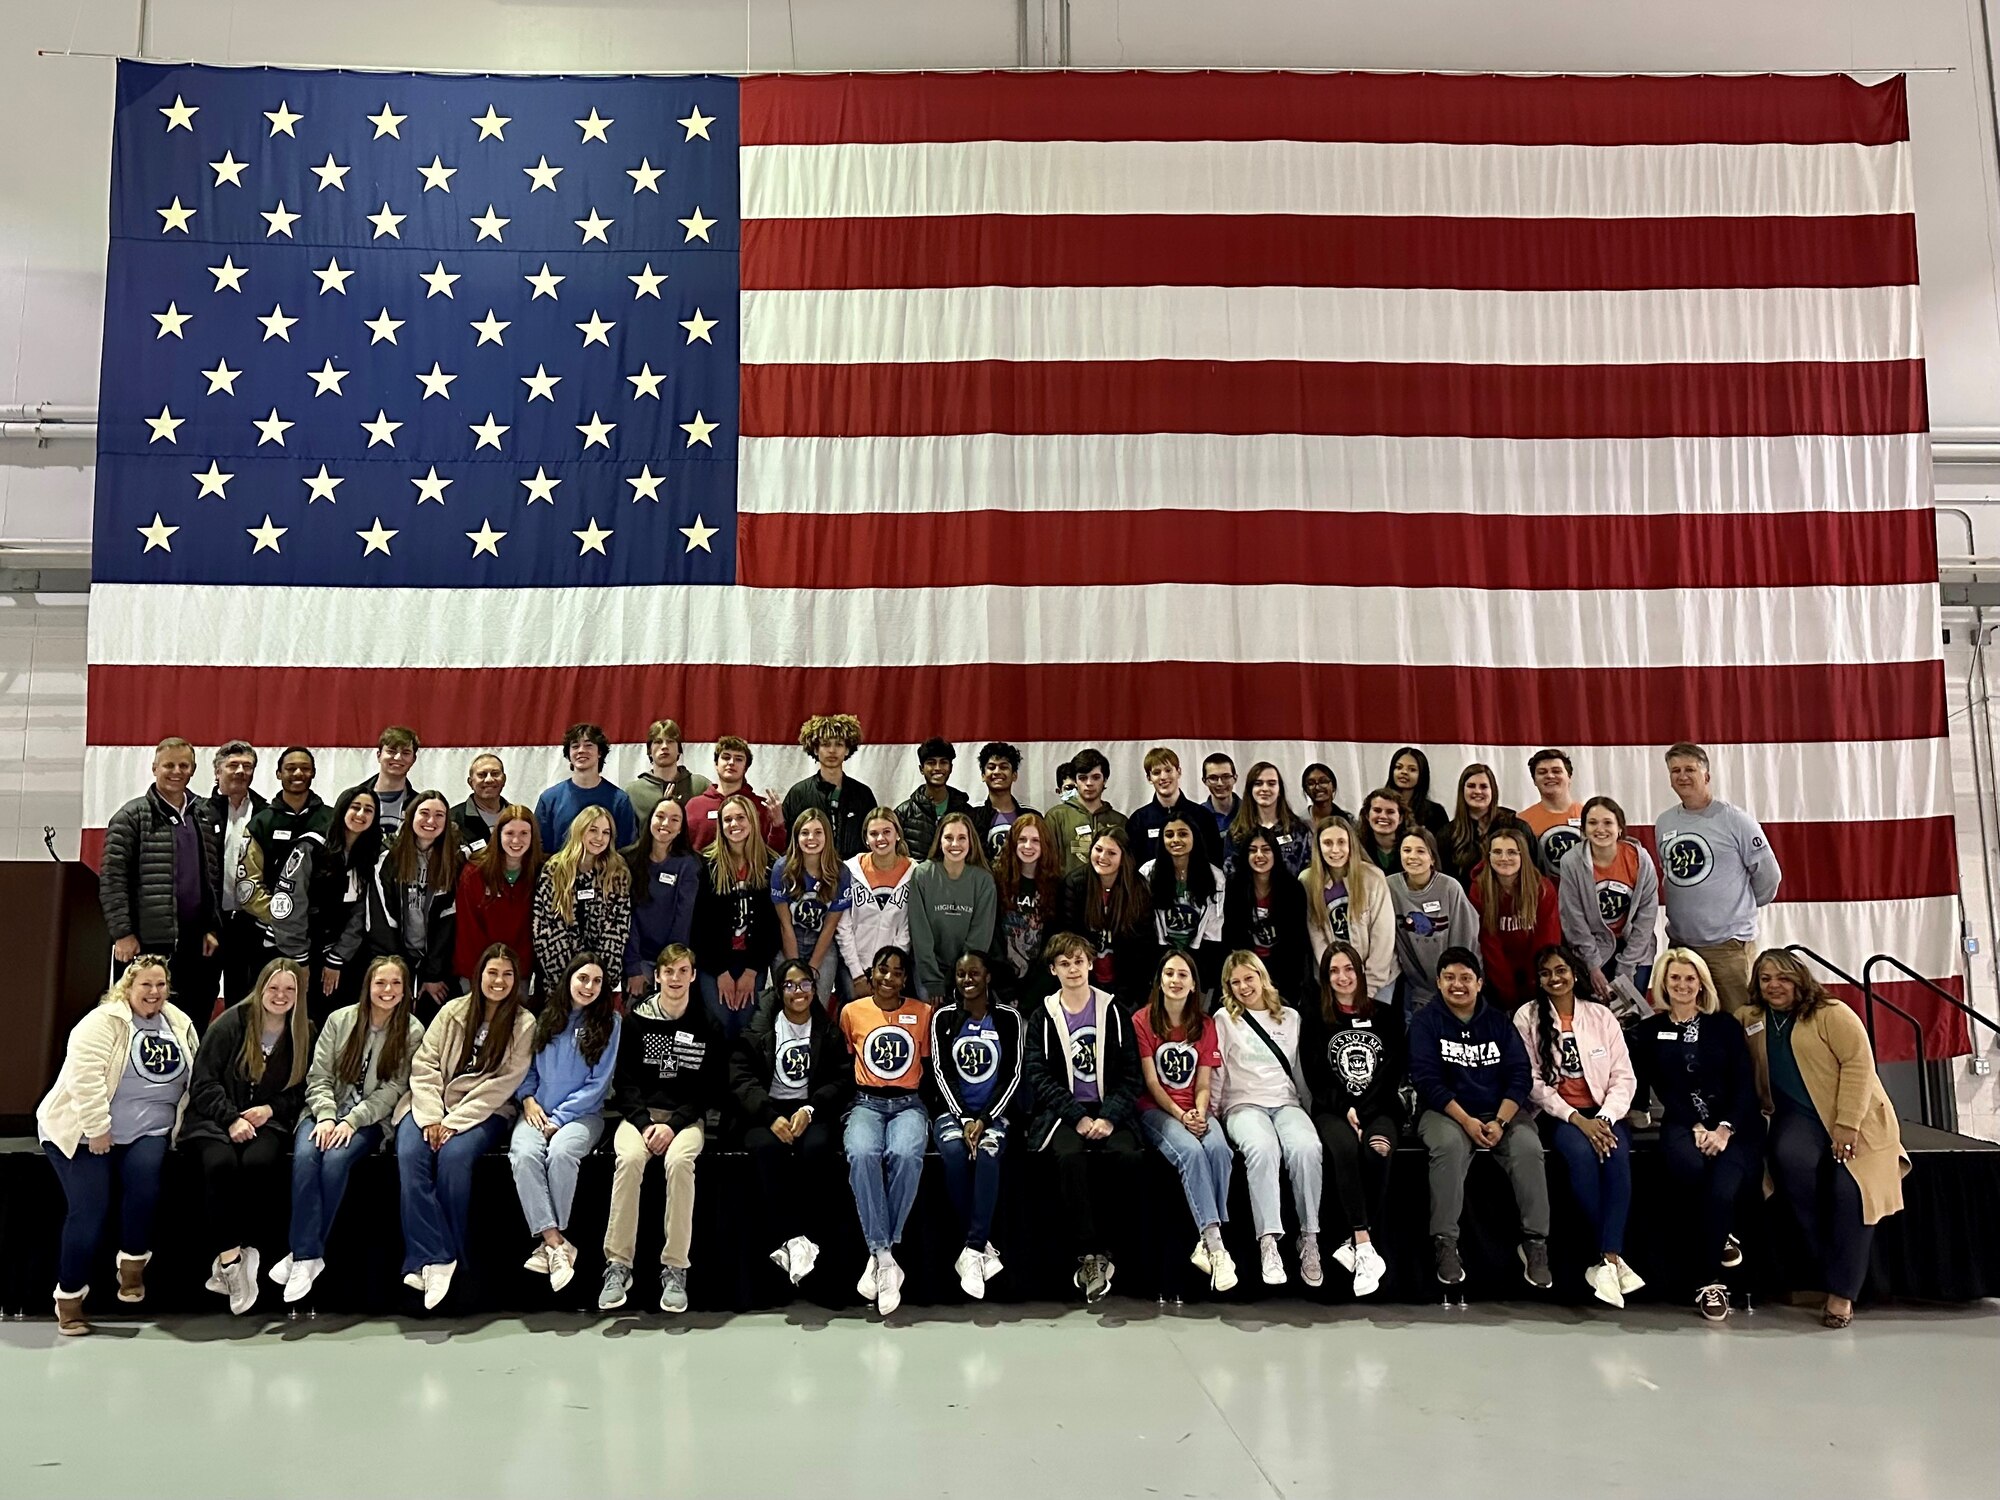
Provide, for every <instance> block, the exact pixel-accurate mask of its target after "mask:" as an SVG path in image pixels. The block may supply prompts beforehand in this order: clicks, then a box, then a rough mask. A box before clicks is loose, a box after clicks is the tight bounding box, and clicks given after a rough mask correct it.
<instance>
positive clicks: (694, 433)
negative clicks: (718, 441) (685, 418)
mask: <svg viewBox="0 0 2000 1500" xmlns="http://www.w3.org/2000/svg"><path fill="white" fill-rule="evenodd" d="M718 425H719V424H718V423H715V422H705V421H703V420H702V416H701V413H700V412H698V411H697V412H696V413H695V414H694V420H693V421H692V422H683V423H681V424H680V429H681V431H682V432H685V433H686V434H687V435H688V440H687V443H686V444H685V446H686V447H689V448H692V447H693V446H694V445H695V444H696V443H700V444H701V445H702V446H703V447H704V448H713V447H714V446H715V444H714V443H712V442H710V441H709V438H708V435H709V434H710V433H711V432H713V431H715V429H716V427H717V426H718Z"/></svg>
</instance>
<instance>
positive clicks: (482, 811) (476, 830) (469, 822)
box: [451, 750, 540, 859]
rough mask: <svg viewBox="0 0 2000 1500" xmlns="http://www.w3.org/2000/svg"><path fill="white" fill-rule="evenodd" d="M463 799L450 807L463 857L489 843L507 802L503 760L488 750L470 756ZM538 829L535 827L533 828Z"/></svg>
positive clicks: (475, 853) (467, 856) (471, 854)
mask: <svg viewBox="0 0 2000 1500" xmlns="http://www.w3.org/2000/svg"><path fill="white" fill-rule="evenodd" d="M465 785H466V788H467V796H466V799H465V800H464V801H463V802H461V803H459V804H458V805H457V806H455V807H453V808H452V810H451V816H452V821H453V822H455V823H457V824H458V847H459V849H460V850H461V851H463V852H464V854H465V857H466V858H467V859H471V858H472V857H473V856H474V855H477V854H479V853H481V852H482V851H484V849H485V848H486V846H487V845H488V844H490V843H491V842H493V831H494V830H495V829H496V828H498V827H499V826H500V819H501V816H502V815H503V814H504V813H505V812H506V811H507V808H508V806H509V804H508V801H507V763H506V762H505V761H503V760H501V759H500V757H499V756H497V755H495V754H494V753H493V752H492V751H491V750H487V751H484V752H482V753H481V754H478V755H475V756H473V757H472V764H471V765H470V766H468V767H467V768H466V772H465ZM536 831H537V832H538V833H539V832H540V829H539V827H538V828H537V830H536Z"/></svg>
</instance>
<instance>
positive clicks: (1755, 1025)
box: [1743, 1021, 1764, 1036]
mask: <svg viewBox="0 0 2000 1500" xmlns="http://www.w3.org/2000/svg"><path fill="white" fill-rule="evenodd" d="M1763 1029H1764V1023H1763V1022H1762V1021H1752V1022H1751V1023H1750V1024H1749V1025H1748V1026H1745V1027H1744V1028H1743V1034H1744V1035H1745V1036H1755V1035H1756V1034H1757V1033H1758V1032H1760V1031H1762V1030H1763Z"/></svg>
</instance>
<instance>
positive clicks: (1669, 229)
mask: <svg viewBox="0 0 2000 1500" xmlns="http://www.w3.org/2000/svg"><path fill="white" fill-rule="evenodd" d="M1916 280H1917V231H1916V219H1915V217H1914V216H1913V215H1910V214H1860V215H1850V216H1846V217H1838V218H1836V217H1828V218H1823V219H1819V218H1776V217H1771V218H1714V219H1468V218H1450V217H1436V218H1389V217H1380V218H1375V217H1366V216H1355V217H1334V216H1331V215H1328V216H1314V215H1309V214H1262V215H1254V216H1233V215H1230V216H1224V215H1218V216H1212V217H1206V218H1203V217H1196V216H1193V215H1176V214H1046V215H1039V216H1030V215H1023V214H978V215H962V216H939V217H934V218H930V217H926V218H902V217H897V218H881V219H746V220H745V221H744V223H743V286H744V288H745V290H752V291H754V290H791V289H848V288H868V287H883V288H895V287H953V286H1352V287H1456V288H1459V289H1461V290H1466V291H1516V292H1541V291H1635V290H1645V289H1650V288H1677V287H1777V286H1823V287H1838V286H1913V285H1915V284H1916Z"/></svg>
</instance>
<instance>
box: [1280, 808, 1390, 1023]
mask: <svg viewBox="0 0 2000 1500" xmlns="http://www.w3.org/2000/svg"><path fill="white" fill-rule="evenodd" d="M1300 884H1301V885H1303V886H1304V887H1305V906H1306V937H1307V939H1308V941H1310V942H1311V944H1312V957H1313V966H1314V971H1315V972H1318V970H1319V966H1320V965H1321V964H1322V963H1323V962H1324V961H1325V959H1326V952H1327V949H1329V948H1330V947H1332V946H1333V945H1334V944H1335V943H1350V944H1352V945H1353V947H1354V951H1355V952H1356V953H1357V954H1359V955H1360V956H1361V962H1362V980H1363V983H1364V984H1365V986H1366V987H1367V990H1368V993H1369V994H1370V995H1372V996H1374V997H1375V998H1377V999H1385V998H1386V997H1387V996H1388V993H1389V986H1390V985H1392V984H1394V983H1395V982H1396V909H1395V903H1394V902H1393V901H1392V900H1390V898H1389V884H1388V882H1387V881H1386V880H1384V879H1383V878H1382V873H1381V871H1379V870H1377V869H1376V868H1375V866H1374V865H1372V864H1371V863H1369V861H1368V857H1367V856H1366V855H1365V854H1363V853H1362V852H1361V838H1360V835H1359V834H1357V833H1356V832H1355V831H1354V825H1353V824H1352V823H1350V822H1348V821H1347V819H1345V818H1329V819H1327V821H1326V822H1324V823H1322V824H1320V825H1319V827H1318V828H1317V829H1316V830H1315V831H1314V833H1313V850H1312V859H1311V860H1310V862H1308V863H1307V865H1306V873H1305V878H1304V879H1303V880H1302V881H1301V882H1300ZM1324 987H1325V986H1324V985H1322V986H1321V988H1322V989H1324Z"/></svg>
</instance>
